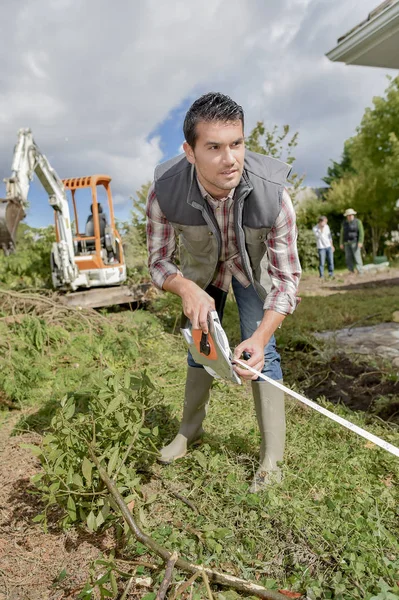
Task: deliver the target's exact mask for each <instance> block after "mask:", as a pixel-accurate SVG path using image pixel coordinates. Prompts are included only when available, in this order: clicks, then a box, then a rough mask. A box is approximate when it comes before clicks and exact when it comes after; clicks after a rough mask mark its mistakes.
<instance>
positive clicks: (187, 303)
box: [163, 275, 215, 333]
mask: <svg viewBox="0 0 399 600" xmlns="http://www.w3.org/2000/svg"><path fill="white" fill-rule="evenodd" d="M163 289H164V290H166V291H167V292H171V293H172V294H176V295H177V296H180V298H181V299H182V302H183V312H184V314H185V315H186V317H187V318H188V319H190V321H191V325H192V328H193V329H202V331H203V332H204V333H208V314H209V313H210V312H211V311H212V310H215V301H214V299H213V298H212V297H211V296H210V295H209V294H207V293H206V292H205V290H202V289H201V288H200V287H199V286H198V285H197V284H196V283H194V281H191V280H190V279H186V278H185V277H182V276H181V275H169V277H167V279H165V282H164V284H163Z"/></svg>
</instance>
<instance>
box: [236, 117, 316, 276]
mask: <svg viewBox="0 0 399 600" xmlns="http://www.w3.org/2000/svg"><path fill="white" fill-rule="evenodd" d="M298 136H299V134H298V132H296V133H294V134H291V133H290V126H289V125H284V126H283V129H282V131H281V132H280V131H279V128H278V126H277V125H275V126H274V127H273V129H271V130H269V129H266V127H265V124H264V122H263V121H258V123H257V124H256V126H255V127H254V128H253V130H252V131H251V133H250V134H249V136H248V137H247V138H246V140H245V145H246V147H247V148H248V150H252V151H253V152H259V153H260V154H267V155H269V156H272V157H273V158H278V159H281V160H284V161H285V162H286V163H288V164H289V165H293V164H294V162H295V156H294V154H293V151H294V150H295V148H296V146H297V145H298ZM304 178H305V176H304V175H298V173H296V172H295V171H294V170H292V171H291V173H290V176H289V179H288V183H289V184H290V189H289V192H290V196H291V198H292V201H293V203H294V204H295V198H296V195H297V193H298V192H299V190H300V189H301V187H302V183H303V180H304ZM297 245H298V254H299V260H300V261H301V265H302V267H303V268H304V269H312V268H316V267H317V264H318V258H317V253H316V247H315V241H314V235H313V232H312V231H311V230H310V229H308V227H307V226H306V225H305V224H304V223H302V222H301V221H298V242H297Z"/></svg>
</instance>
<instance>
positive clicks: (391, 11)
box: [326, 0, 399, 69]
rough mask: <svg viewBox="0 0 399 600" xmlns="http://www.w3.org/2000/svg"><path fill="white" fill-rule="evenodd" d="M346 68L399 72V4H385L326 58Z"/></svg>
mask: <svg viewBox="0 0 399 600" xmlns="http://www.w3.org/2000/svg"><path fill="white" fill-rule="evenodd" d="M326 56H327V57H328V58H329V59H330V60H332V61H336V62H344V63H346V64H354V65H364V66H370V67H385V68H390V69H399V0H385V1H384V2H382V3H381V4H379V5H378V6H377V7H376V8H375V9H374V10H373V11H371V12H370V13H369V15H368V17H367V19H365V20H364V21H362V22H361V23H359V24H358V25H356V26H355V27H353V28H352V29H351V30H350V31H348V32H347V33H345V34H344V35H342V36H341V37H340V38H338V40H337V46H335V48H333V49H332V50H330V52H328V53H327V55H326Z"/></svg>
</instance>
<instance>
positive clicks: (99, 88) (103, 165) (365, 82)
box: [0, 0, 395, 226]
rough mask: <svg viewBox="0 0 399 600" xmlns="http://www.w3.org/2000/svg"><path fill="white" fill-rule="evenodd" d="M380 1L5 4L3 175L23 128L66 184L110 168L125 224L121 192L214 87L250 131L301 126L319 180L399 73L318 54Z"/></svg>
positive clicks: (164, 149)
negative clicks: (240, 111)
mask: <svg viewBox="0 0 399 600" xmlns="http://www.w3.org/2000/svg"><path fill="white" fill-rule="evenodd" d="M378 2H379V0H351V1H350V2H348V1H347V0H280V1H279V2H276V1H275V0H202V2H198V0H169V1H163V2H161V0H118V1H117V2H110V1H109V0H85V1H83V2H82V1H78V0H35V1H34V2H29V1H28V0H19V1H12V0H4V1H3V2H2V3H1V7H0V20H1V23H2V24H3V27H2V47H3V52H2V58H1V59H0V60H1V69H0V80H1V86H0V127H1V135H0V174H1V178H3V177H7V176H9V175H10V167H11V160H12V152H13V147H14V144H15V141H16V135H17V131H18V129H19V128H20V127H30V128H31V129H32V131H33V134H34V137H35V140H36V142H37V143H38V145H39V146H40V148H41V150H42V151H43V152H44V154H46V156H47V157H48V158H49V160H50V162H51V165H52V166H53V167H54V168H55V170H56V171H57V172H58V174H59V175H60V176H61V177H72V176H81V175H87V174H91V173H108V174H109V175H110V176H111V177H112V186H113V194H114V198H115V203H116V207H115V209H116V210H115V212H116V216H117V217H118V218H120V219H127V218H128V217H129V212H130V210H131V200H130V199H129V196H131V195H132V194H134V192H135V190H137V189H139V188H140V186H141V185H142V184H143V183H145V182H147V181H148V180H150V179H151V177H152V173H153V168H154V166H155V165H156V164H157V163H158V162H160V161H162V160H165V159H167V158H170V157H171V156H174V155H175V154H177V153H178V152H179V148H180V146H181V143H182V141H183V137H182V132H181V125H182V120H183V117H184V113H185V111H186V109H187V108H188V106H189V105H190V103H191V102H192V101H193V100H194V99H195V98H196V97H198V96H199V95H201V94H202V93H205V92H207V91H210V90H217V91H221V92H223V93H226V94H228V95H230V96H232V97H233V98H234V99H235V100H236V101H237V102H238V103H240V104H241V105H242V106H243V107H244V109H245V113H246V129H247V133H248V132H249V131H250V129H251V128H252V127H253V126H254V125H255V124H256V122H257V121H258V120H263V121H264V122H265V124H266V125H267V126H269V127H272V126H273V125H274V124H277V125H280V126H281V125H283V124H285V123H288V124H289V125H290V126H291V127H292V129H293V131H297V130H298V131H299V145H298V147H297V151H296V157H297V162H296V170H297V171H298V172H299V173H306V180H305V183H306V184H307V185H310V186H317V185H321V181H320V179H321V177H323V176H324V175H325V173H326V169H327V166H328V164H329V160H330V159H332V158H333V159H338V158H339V157H340V154H341V152H342V148H343V142H344V140H345V139H346V138H348V137H350V136H351V135H352V134H353V133H354V131H355V128H356V126H357V125H358V124H359V122H360V119H361V117H362V114H363V112H364V109H365V107H366V106H369V105H370V104H371V101H372V97H373V96H374V95H379V94H382V93H383V91H384V89H385V88H386V86H387V80H386V75H387V73H390V74H391V75H395V72H394V71H389V70H387V71H385V70H384V69H375V68H371V67H370V68H369V67H358V66H345V65H342V64H340V63H331V62H330V61H329V60H328V59H327V58H326V57H325V53H326V52H327V51H328V50H330V49H331V48H332V47H333V46H334V45H335V43H336V40H337V38H338V37H339V36H340V35H342V34H344V33H345V32H347V31H348V30H349V29H351V28H352V27H353V26H354V25H356V24H358V23H359V22H361V21H362V20H364V19H365V18H366V17H367V14H368V12H370V10H372V9H373V8H375V7H376V6H377V5H378ZM5 24H6V26H4V25H5ZM0 196H4V186H2V188H1V189H0ZM29 200H30V204H31V207H30V210H29V214H28V218H27V222H28V223H29V224H30V225H33V226H43V225H47V224H49V223H51V222H52V220H53V219H52V209H51V208H50V207H49V206H48V203H47V200H46V197H45V196H44V194H43V192H42V190H41V188H40V186H39V184H38V183H37V182H36V183H33V184H32V186H31V190H30V196H29Z"/></svg>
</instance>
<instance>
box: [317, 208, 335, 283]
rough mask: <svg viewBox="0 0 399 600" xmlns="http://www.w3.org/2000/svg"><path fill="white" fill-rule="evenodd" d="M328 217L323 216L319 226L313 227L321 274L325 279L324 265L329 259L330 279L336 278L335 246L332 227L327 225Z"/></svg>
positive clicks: (319, 220)
mask: <svg viewBox="0 0 399 600" xmlns="http://www.w3.org/2000/svg"><path fill="white" fill-rule="evenodd" d="M327 222H328V219H327V217H324V216H321V217H319V219H318V222H317V225H315V226H314V227H313V233H314V234H315V237H316V243H317V251H318V253H319V274H320V278H321V279H322V278H323V277H324V265H325V262H326V258H327V268H328V274H329V276H330V277H334V254H333V253H334V251H335V248H334V245H333V241H332V236H331V231H330V227H329V226H328V225H327Z"/></svg>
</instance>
